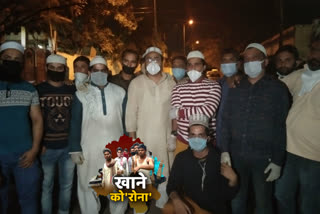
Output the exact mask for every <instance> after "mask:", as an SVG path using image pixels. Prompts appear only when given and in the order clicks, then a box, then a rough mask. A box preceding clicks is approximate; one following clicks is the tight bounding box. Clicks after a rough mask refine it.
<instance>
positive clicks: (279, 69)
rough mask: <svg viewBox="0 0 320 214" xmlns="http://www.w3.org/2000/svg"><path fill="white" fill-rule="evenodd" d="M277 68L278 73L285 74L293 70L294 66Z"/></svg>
mask: <svg viewBox="0 0 320 214" xmlns="http://www.w3.org/2000/svg"><path fill="white" fill-rule="evenodd" d="M277 70H278V73H279V74H281V75H283V76H286V75H288V74H290V73H292V72H293V71H294V67H293V68H287V67H280V68H278V69H277Z"/></svg>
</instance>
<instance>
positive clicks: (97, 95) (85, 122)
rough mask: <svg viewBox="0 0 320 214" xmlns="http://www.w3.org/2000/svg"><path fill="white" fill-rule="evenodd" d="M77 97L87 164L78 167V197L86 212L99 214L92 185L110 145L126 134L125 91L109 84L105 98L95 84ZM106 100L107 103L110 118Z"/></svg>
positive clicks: (78, 92)
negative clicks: (123, 110)
mask: <svg viewBox="0 0 320 214" xmlns="http://www.w3.org/2000/svg"><path fill="white" fill-rule="evenodd" d="M76 95H77V97H78V99H79V100H80V102H81V103H82V128H81V148H82V152H83V156H84V162H83V164H82V165H78V168H77V170H78V198H79V203H80V208H81V212H82V213H85V214H95V213H98V212H99V209H100V203H99V200H98V198H97V196H96V194H95V192H94V191H93V189H91V188H90V187H89V186H88V182H89V180H90V178H92V177H93V176H95V175H97V174H98V170H99V169H100V168H102V167H103V164H104V162H105V159H104V155H103V149H104V147H105V146H106V144H108V143H111V142H112V141H113V140H116V141H118V140H119V138H120V136H122V135H123V126H122V102H123V99H124V97H125V91H124V90H123V89H122V88H121V87H119V86H117V85H114V84H112V83H109V84H108V85H107V86H106V87H105V88H104V97H103V96H102V93H101V91H100V89H99V88H97V87H94V86H92V85H89V86H88V90H87V91H85V92H84V91H82V92H81V91H77V92H76ZM102 100H105V103H106V115H104V113H103V102H102Z"/></svg>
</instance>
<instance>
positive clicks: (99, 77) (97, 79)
mask: <svg viewBox="0 0 320 214" xmlns="http://www.w3.org/2000/svg"><path fill="white" fill-rule="evenodd" d="M90 77H91V82H93V83H94V84H95V85H97V86H105V85H106V84H107V83H108V74H107V73H105V72H102V71H98V72H92V73H91V75H90Z"/></svg>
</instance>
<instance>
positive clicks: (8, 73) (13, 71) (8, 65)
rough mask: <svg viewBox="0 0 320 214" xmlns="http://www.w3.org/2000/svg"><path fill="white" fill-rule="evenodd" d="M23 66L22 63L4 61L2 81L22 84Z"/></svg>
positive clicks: (0, 76)
mask: <svg viewBox="0 0 320 214" xmlns="http://www.w3.org/2000/svg"><path fill="white" fill-rule="evenodd" d="M21 73H22V65H21V63H20V62H17V61H12V60H3V61H2V64H0V80H1V81H6V82H20V81H22V78H21Z"/></svg>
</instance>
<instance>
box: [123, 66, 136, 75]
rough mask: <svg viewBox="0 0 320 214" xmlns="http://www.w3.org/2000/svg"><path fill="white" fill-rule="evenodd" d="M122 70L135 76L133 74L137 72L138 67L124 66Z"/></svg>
mask: <svg viewBox="0 0 320 214" xmlns="http://www.w3.org/2000/svg"><path fill="white" fill-rule="evenodd" d="M122 70H123V72H124V73H126V74H133V72H134V71H135V70H136V67H129V66H126V65H122Z"/></svg>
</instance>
